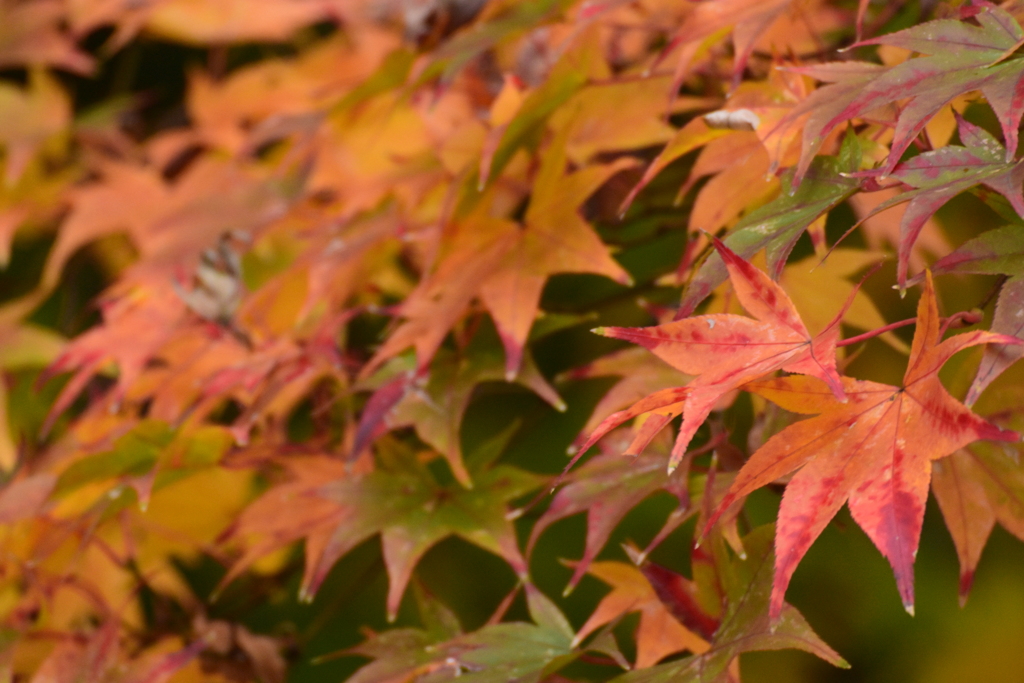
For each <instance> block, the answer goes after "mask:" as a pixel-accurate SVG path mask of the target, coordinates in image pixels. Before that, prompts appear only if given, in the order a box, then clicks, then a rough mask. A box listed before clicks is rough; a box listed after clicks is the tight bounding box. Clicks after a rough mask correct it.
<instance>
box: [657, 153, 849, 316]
mask: <svg viewBox="0 0 1024 683" xmlns="http://www.w3.org/2000/svg"><path fill="white" fill-rule="evenodd" d="M860 158H861V150H860V142H859V141H858V139H857V138H856V136H854V135H852V134H850V135H847V136H846V138H845V139H844V140H843V144H842V147H841V148H840V150H839V155H838V156H836V157H821V158H818V159H815V160H814V164H812V166H811V168H810V170H809V171H808V173H807V177H806V179H805V180H804V182H803V183H801V184H800V185H799V187H798V186H797V184H796V182H795V180H794V177H793V173H792V172H789V173H787V174H786V176H785V177H784V178H783V180H782V192H781V193H780V194H779V196H778V197H777V198H776V199H774V200H773V201H771V202H769V203H768V204H765V205H764V206H762V207H759V208H757V209H755V210H754V211H751V212H750V213H748V214H747V215H745V216H744V217H743V218H742V219H740V221H739V222H738V223H736V225H735V226H733V228H732V230H730V231H729V234H728V235H727V236H726V237H725V238H724V240H723V241H724V242H725V245H726V246H727V247H729V248H730V249H732V250H733V251H735V252H736V253H737V254H738V255H739V256H741V257H742V258H746V259H749V258H752V257H753V256H754V254H756V253H757V252H758V251H760V250H761V249H765V251H766V254H767V256H768V272H769V274H770V275H771V276H772V277H773V278H775V279H778V277H779V275H780V274H781V273H782V269H783V268H784V267H785V265H786V259H787V258H788V257H789V254H790V252H791V251H792V250H793V246H794V245H795V244H796V241H797V239H799V237H800V235H801V234H803V232H804V230H806V229H807V227H808V226H809V225H811V224H812V223H814V221H816V220H818V219H819V218H820V217H821V216H823V215H825V214H827V213H828V212H829V211H830V210H831V209H833V208H835V207H836V206H838V205H839V204H841V203H842V202H843V201H845V200H846V198H847V197H849V196H850V195H852V194H853V193H854V192H856V191H857V189H858V188H859V187H860V180H859V179H857V178H851V177H849V176H848V174H850V173H854V172H856V171H857V170H858V168H859V167H860ZM727 277H728V271H727V270H726V267H725V263H724V261H723V260H722V258H721V256H719V255H718V254H712V255H711V256H709V257H708V259H707V260H706V261H704V263H703V264H702V265H701V266H700V268H699V269H698V271H697V273H696V275H694V276H693V278H692V279H691V281H690V283H689V286H688V287H687V289H686V293H685V294H684V295H683V299H682V302H681V304H680V308H679V311H678V313H677V314H676V317H677V319H679V318H685V317H686V316H688V315H690V314H692V313H693V312H694V310H696V308H697V306H698V305H699V304H700V302H702V301H703V300H704V299H705V298H706V297H707V296H708V294H710V293H711V291H712V290H713V289H714V288H715V287H717V286H718V285H719V284H721V283H722V282H724V281H725V280H726V278H727Z"/></svg>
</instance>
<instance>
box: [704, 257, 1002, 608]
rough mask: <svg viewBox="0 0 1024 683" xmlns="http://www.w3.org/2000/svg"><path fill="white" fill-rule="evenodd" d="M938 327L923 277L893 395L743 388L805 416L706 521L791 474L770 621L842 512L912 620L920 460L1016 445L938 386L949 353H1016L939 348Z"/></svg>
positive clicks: (870, 389) (881, 390)
mask: <svg viewBox="0 0 1024 683" xmlns="http://www.w3.org/2000/svg"><path fill="white" fill-rule="evenodd" d="M941 336H942V330H941V329H940V319H939V315H938V307H937V305H936V301H935V290H934V287H933V285H932V280H931V275H930V274H928V276H927V277H926V279H925V289H924V293H923V294H922V296H921V300H920V303H919V304H918V311H917V332H916V333H915V335H914V342H913V346H912V347H911V353H910V362H909V365H908V366H907V371H906V374H905V375H904V378H903V386H902V387H894V386H890V385H887V384H878V383H876V382H867V381H862V380H855V379H849V378H844V380H845V381H844V386H845V388H846V396H847V397H848V399H849V400H848V401H847V402H846V403H839V402H838V401H836V400H835V398H834V397H833V396H832V394H831V392H830V391H829V388H828V387H826V386H823V385H822V384H821V382H820V381H818V380H816V379H814V378H810V377H784V378H780V379H773V380H766V381H762V382H757V383H753V384H751V385H748V389H749V390H750V391H753V392H755V393H757V394H760V395H762V396H764V397H766V398H768V399H770V400H771V401H773V402H774V403H777V404H778V405H779V406H781V407H783V408H785V409H786V410H790V411H792V412H796V413H804V414H808V413H810V414H815V413H817V414H818V415H817V417H813V418H810V419H807V420H804V421H801V422H797V423H796V424H793V425H791V426H789V427H787V428H786V429H784V430H783V431H781V432H779V433H778V434H776V435H775V436H773V437H772V438H771V439H769V440H768V442H767V443H765V445H764V446H762V447H761V448H760V449H759V450H758V451H757V452H755V453H754V454H753V455H752V456H751V457H750V459H749V460H748V461H747V463H746V464H745V465H744V466H743V468H742V469H741V470H740V472H739V473H738V474H737V476H736V480H735V481H734V482H733V485H732V487H731V488H730V490H729V492H728V493H727V494H726V495H725V497H724V498H723V500H722V503H721V504H720V505H719V507H718V509H717V511H716V513H715V515H713V516H712V518H711V523H713V522H714V521H715V518H716V517H717V515H719V514H721V513H722V512H723V511H724V510H725V509H726V508H728V507H729V506H730V505H731V504H732V503H734V502H735V501H736V500H738V499H739V498H740V497H741V496H744V495H746V494H748V493H750V492H751V491H753V490H755V489H757V488H760V487H762V486H764V485H765V484H768V483H770V482H773V481H776V480H777V479H778V478H779V477H782V476H785V475H787V474H789V473H790V472H793V471H794V470H797V469H799V471H798V472H797V473H796V475H795V476H794V477H793V479H792V480H791V481H790V482H789V484H788V485H787V486H786V491H785V493H784V495H783V497H782V506H781V508H780V509H779V518H778V532H777V535H776V540H775V552H776V560H775V581H774V585H773V588H772V600H771V614H772V617H773V618H775V617H777V616H778V615H779V613H780V610H781V609H782V604H783V602H782V601H783V596H784V595H785V592H786V587H787V586H788V585H789V580H790V577H792V575H793V571H794V570H795V569H796V566H797V564H798V563H799V562H800V560H801V559H802V558H803V556H804V554H805V553H806V552H807V550H808V548H810V546H811V544H812V543H813V542H814V539H816V538H817V537H818V535H819V534H820V533H821V532H822V530H823V529H824V528H825V526H826V525H827V524H828V522H829V520H831V519H832V517H833V516H834V515H835V514H836V512H838V511H839V508H840V507H842V505H843V503H848V505H849V507H850V512H851V514H852V515H853V518H854V520H855V521H856V522H857V524H859V525H860V527H861V528H862V529H864V531H865V532H866V533H867V535H868V536H869V537H870V538H871V540H872V541H873V542H874V544H875V545H876V546H877V547H878V549H879V550H880V551H881V552H882V554H883V555H885V557H886V558H887V559H888V560H889V562H890V564H891V565H892V567H893V570H894V572H895V574H896V583H897V586H898V588H899V591H900V596H901V597H902V599H903V604H904V606H905V607H906V609H907V611H908V612H911V613H913V605H914V578H913V565H914V558H915V557H916V555H917V546H918V541H919V540H920V535H921V524H922V522H923V520H924V507H925V501H926V499H927V496H928V484H929V481H930V479H931V471H932V461H933V460H936V459H938V458H941V457H944V456H946V455H949V454H950V453H952V452H953V451H955V450H957V449H958V448H962V447H964V446H966V445H967V444H969V443H971V442H973V441H976V440H978V439H989V440H996V441H1016V440H1018V439H1019V438H1020V437H1019V435H1018V434H1017V433H1016V432H1013V431H1009V430H1004V429H1000V428H999V427H996V426H995V425H992V424H990V423H989V422H987V421H985V420H983V419H982V418H980V417H978V416H977V415H975V414H974V413H973V412H971V411H970V410H968V409H967V408H966V407H965V406H964V405H963V404H962V403H960V401H958V400H957V399H955V398H953V397H952V396H951V395H950V394H949V392H948V391H946V389H945V388H944V387H943V386H942V383H941V382H940V381H939V376H938V372H939V369H940V368H941V367H942V366H943V364H944V363H945V362H946V361H947V360H948V359H949V358H950V357H951V356H952V355H953V354H954V353H956V352H957V351H961V350H963V349H966V348H968V347H971V346H977V345H979V344H991V343H1000V344H1020V343H1021V342H1020V341H1019V340H1017V339H1014V338H1012V337H1007V336H1005V335H1000V334H994V333H992V332H985V331H974V332H968V333H965V334H960V335H956V336H954V337H951V338H950V339H947V340H945V341H940V339H941Z"/></svg>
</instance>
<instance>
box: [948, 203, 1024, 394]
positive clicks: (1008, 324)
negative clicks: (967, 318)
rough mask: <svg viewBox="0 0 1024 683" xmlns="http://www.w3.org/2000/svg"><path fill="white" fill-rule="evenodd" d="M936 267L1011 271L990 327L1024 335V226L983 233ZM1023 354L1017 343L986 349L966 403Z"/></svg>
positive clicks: (955, 270)
mask: <svg viewBox="0 0 1024 683" xmlns="http://www.w3.org/2000/svg"><path fill="white" fill-rule="evenodd" d="M1017 189H1018V190H1019V189H1020V188H1017ZM934 270H935V273H979V274H986V275H996V274H1001V275H1009V276H1010V277H1009V279H1007V280H1006V281H1005V282H1003V284H1002V287H1001V288H1000V290H999V298H998V299H997V301H996V310H995V316H994V317H993V319H992V328H991V329H992V331H993V332H999V333H1000V334H1008V335H1010V336H1013V337H1017V338H1018V339H1021V338H1024V228H1022V227H1021V226H1019V225H1007V226H1005V227H1002V228H998V229H996V230H989V231H988V232H985V233H982V234H981V235H979V236H978V237H975V238H974V239H972V240H968V241H967V242H965V243H964V244H962V245H961V246H960V248H958V249H956V250H955V251H953V252H952V253H950V254H947V255H946V256H943V257H942V258H941V259H939V260H938V261H937V262H936V263H935V267H934ZM1022 354H1024V351H1022V350H1021V348H1020V347H1018V346H1005V347H994V348H992V347H990V348H987V349H985V355H984V356H983V357H982V360H981V365H980V366H979V367H978V374H977V376H976V377H975V379H974V383H973V384H972V385H971V388H970V390H969V391H968V392H967V399H966V401H965V403H967V405H974V403H975V402H976V401H977V400H978V397H979V396H980V395H981V392H982V391H984V390H985V387H987V386H988V385H989V384H991V383H992V382H993V381H995V379H996V377H998V376H999V375H1000V374H1002V372H1003V371H1004V370H1006V368H1008V367H1009V366H1010V365H1012V364H1013V363H1014V362H1015V361H1016V360H1017V359H1018V358H1020V357H1021V355H1022Z"/></svg>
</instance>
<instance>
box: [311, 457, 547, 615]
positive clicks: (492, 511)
mask: <svg viewBox="0 0 1024 683" xmlns="http://www.w3.org/2000/svg"><path fill="white" fill-rule="evenodd" d="M378 443H380V442H378ZM381 448H384V449H385V451H384V454H383V456H382V457H384V458H390V459H392V462H391V463H385V464H384V466H383V467H381V468H379V469H376V470H374V471H372V472H367V473H365V474H357V475H353V476H349V477H343V478H341V479H338V480H336V481H333V482H329V483H325V484H324V485H323V486H322V488H321V489H320V491H319V493H318V494H317V495H319V496H320V497H323V498H326V499H327V500H328V501H331V502H333V503H334V504H335V505H337V506H338V512H337V513H336V516H335V517H334V520H335V522H334V529H333V531H332V532H331V534H330V536H329V538H327V539H326V542H325V543H324V545H323V547H322V548H320V549H318V550H319V556H317V557H311V558H310V561H309V563H308V564H307V573H306V578H305V581H304V584H303V592H304V593H305V594H306V595H310V594H312V593H315V592H316V590H317V589H318V588H319V586H320V584H321V582H322V581H323V579H324V577H325V576H326V575H327V572H328V570H330V568H331V567H332V566H333V565H334V563H335V562H336V561H337V560H338V559H339V558H340V557H342V556H343V555H345V553H347V552H348V551H349V550H351V549H352V548H354V547H355V546H356V545H358V544H359V543H361V542H362V541H364V540H365V539H367V538H369V537H370V536H373V535H374V534H377V533H379V534H381V544H382V546H383V551H384V562H385V564H386V565H387V569H388V576H389V578H390V586H389V589H388V600H387V610H388V614H389V615H390V616H391V617H392V618H393V617H394V615H395V614H396V613H397V611H398V606H399V602H400V601H401V599H402V594H403V593H404V592H405V587H406V584H407V583H408V582H409V578H410V576H411V575H412V570H413V568H414V567H415V565H416V563H417V562H418V561H419V559H420V557H422V555H423V553H425V552H426V551H427V550H429V549H430V547H431V546H433V545H434V544H435V543H437V542H438V541H440V540H441V539H443V538H445V537H447V536H450V535H452V534H457V535H459V536H462V537H463V538H465V539H466V540H467V541H469V542H471V543H475V544H476V545H479V546H480V547H482V548H484V549H485V550H489V551H491V552H493V553H495V554H496V555H499V556H501V557H502V558H504V559H505V560H506V561H507V562H508V563H509V564H510V565H511V566H512V568H513V570H514V571H515V572H516V573H517V574H518V575H520V576H523V577H524V576H525V575H526V571H527V568H526V560H525V559H524V558H523V556H522V554H521V553H520V551H519V547H518V544H517V541H516V534H515V529H514V528H513V526H512V523H511V522H510V521H509V520H508V519H507V518H506V515H507V512H508V510H507V507H506V506H507V503H508V502H509V501H511V500H513V499H515V498H519V497H521V496H523V495H525V494H526V493H529V492H530V491H531V490H533V489H535V488H537V487H538V486H540V485H541V483H542V482H543V481H544V480H543V478H542V477H539V476H537V475H534V474H530V473H528V472H525V471H523V470H520V469H517V468H515V467H511V466H508V465H497V466H495V467H493V468H491V469H488V470H486V471H484V472H481V473H479V474H477V476H476V477H475V478H474V480H473V481H474V487H473V488H472V489H466V488H463V487H462V486H461V485H460V484H458V483H452V484H441V483H439V482H438V481H437V479H436V478H435V477H434V476H433V475H432V474H431V473H430V471H429V469H428V468H427V467H426V465H424V464H423V463H421V462H419V461H418V460H417V457H416V454H414V453H411V452H409V450H408V449H406V448H404V447H400V446H397V445H393V444H392V445H390V447H388V446H383V447H381ZM378 450H379V451H380V448H379V449H378ZM296 524H297V525H301V524H303V522H302V521H301V520H296Z"/></svg>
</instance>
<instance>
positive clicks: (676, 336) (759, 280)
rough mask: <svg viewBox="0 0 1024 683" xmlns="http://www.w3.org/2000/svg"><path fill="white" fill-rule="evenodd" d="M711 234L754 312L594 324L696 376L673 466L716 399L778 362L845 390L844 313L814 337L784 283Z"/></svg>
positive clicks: (738, 292) (741, 296) (838, 393)
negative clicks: (839, 358) (839, 351)
mask: <svg viewBox="0 0 1024 683" xmlns="http://www.w3.org/2000/svg"><path fill="white" fill-rule="evenodd" d="M711 239H712V242H713V244H714V246H715V249H716V250H717V251H718V254H719V255H720V257H721V258H722V259H723V263H724V265H725V268H726V269H727V270H728V273H729V277H730V279H731V280H732V283H733V287H734V289H735V292H736V297H737V299H739V301H740V303H741V304H742V305H743V307H744V308H745V309H746V310H747V312H748V313H750V314H751V315H753V316H754V318H753V319H751V318H746V317H743V316H738V315H732V314H718V315H706V316H697V317H694V318H688V319H686V320H678V321H675V322H671V323H667V324H664V325H657V326H655V327H647V328H625V327H605V328H598V329H597V330H595V331H596V332H598V333H599V334H603V335H605V336H608V337H614V338H616V339H624V340H627V341H631V342H634V343H636V344H640V345H642V346H644V347H645V348H647V349H649V350H651V351H652V352H653V353H654V354H655V355H656V356H658V357H659V358H661V359H662V360H663V361H665V362H666V363H668V364H669V365H671V366H672V367H674V368H676V369H677V370H680V371H682V372H685V373H687V374H689V375H696V376H697V377H696V378H695V379H694V380H692V381H691V382H690V383H689V384H687V385H686V390H687V391H686V397H685V399H684V400H683V406H682V408H683V411H682V412H683V423H682V425H681V426H680V428H679V436H678V437H677V438H676V443H675V445H674V446H673V448H672V457H671V459H670V460H669V470H670V471H671V470H673V469H675V467H676V466H677V465H678V464H679V462H680V461H681V460H682V458H683V455H684V454H685V453H686V447H687V446H688V445H689V443H690V440H691V439H692V438H693V435H694V433H695V432H696V431H697V428H698V427H700V425H701V424H702V423H703V422H704V419H705V418H706V417H707V416H708V414H709V413H710V412H711V409H712V408H713V407H714V405H715V403H716V402H717V401H718V400H719V399H720V398H721V397H722V396H723V395H725V394H726V393H728V392H729V391H732V390H733V389H736V388H738V387H740V386H742V385H743V384H746V383H747V382H750V381H752V380H754V379H756V378H758V377H761V376H764V375H766V374H768V373H771V372H774V371H776V370H779V369H783V370H786V371H788V372H798V373H806V374H809V375H812V376H814V377H818V378H820V379H822V380H824V381H825V382H827V383H828V385H829V386H830V387H831V388H832V390H833V392H834V393H835V395H836V397H837V398H839V399H842V398H843V388H842V384H841V382H840V380H839V374H838V373H837V371H836V364H835V363H836V361H835V348H836V347H835V345H836V342H837V341H838V339H839V319H840V318H839V317H837V318H836V319H835V320H833V322H832V324H831V325H829V327H827V328H826V329H825V330H824V331H823V332H821V333H820V334H819V335H818V336H817V337H814V338H812V337H811V335H810V333H809V332H808V331H807V328H806V327H804V324H803V322H802V321H801V320H800V316H799V314H798V313H797V310H796V308H795V307H794V306H793V303H792V302H791V301H790V299H789V296H788V295H787V294H786V293H785V291H783V289H782V288H781V287H779V286H778V285H777V284H775V283H774V282H772V281H771V279H769V278H768V276H767V275H765V274H764V273H763V272H761V271H760V270H758V269H756V268H755V267H754V266H752V265H751V264H750V263H749V262H747V261H744V260H743V259H741V258H740V257H739V256H738V255H736V254H735V253H734V252H733V251H732V250H731V249H729V248H728V247H727V246H725V244H723V243H722V242H721V241H720V240H718V239H717V238H714V237H712V238H711ZM840 317H841V314H840ZM675 400H676V401H678V395H677V396H676V397H675Z"/></svg>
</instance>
